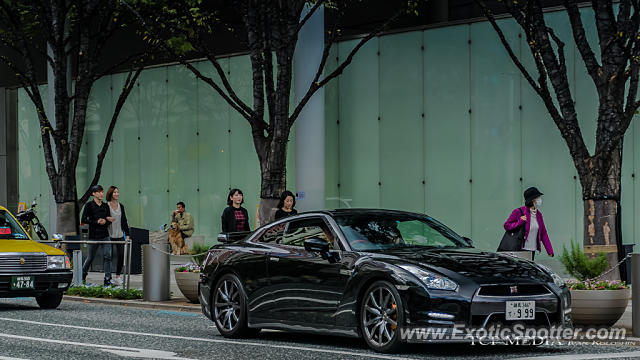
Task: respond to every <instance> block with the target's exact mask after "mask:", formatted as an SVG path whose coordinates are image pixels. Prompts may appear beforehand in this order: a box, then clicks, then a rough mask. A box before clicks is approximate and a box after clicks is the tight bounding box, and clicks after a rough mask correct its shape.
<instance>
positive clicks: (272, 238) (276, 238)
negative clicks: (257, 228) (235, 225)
mask: <svg viewBox="0 0 640 360" xmlns="http://www.w3.org/2000/svg"><path fill="white" fill-rule="evenodd" d="M286 226H287V224H286V223H282V224H278V225H274V226H272V227H270V228H268V229H267V230H265V231H264V233H263V234H262V235H260V237H259V238H258V242H261V243H276V244H279V243H281V242H282V235H283V234H284V229H285V227H286Z"/></svg>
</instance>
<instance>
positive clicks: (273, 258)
mask: <svg viewBox="0 0 640 360" xmlns="http://www.w3.org/2000/svg"><path fill="white" fill-rule="evenodd" d="M269 260H271V261H280V258H278V257H273V256H270V257H269Z"/></svg>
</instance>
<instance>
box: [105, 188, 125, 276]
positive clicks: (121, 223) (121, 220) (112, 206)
mask: <svg viewBox="0 0 640 360" xmlns="http://www.w3.org/2000/svg"><path fill="white" fill-rule="evenodd" d="M119 198H120V191H119V190H118V188H117V187H116V186H109V189H108V190H107V203H108V204H109V211H110V212H111V217H112V218H113V219H114V221H112V222H111V225H109V228H108V230H109V238H110V239H111V241H124V239H125V237H126V238H127V239H128V238H129V224H128V223H127V215H126V214H125V213H124V205H122V204H121V203H120V202H119V201H118V199H119ZM111 246H112V249H113V247H115V250H117V252H118V257H117V262H116V279H115V281H114V285H122V279H120V274H121V273H122V264H123V262H124V244H112V245H111ZM111 252H112V253H113V250H111Z"/></svg>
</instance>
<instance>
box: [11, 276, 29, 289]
mask: <svg viewBox="0 0 640 360" xmlns="http://www.w3.org/2000/svg"><path fill="white" fill-rule="evenodd" d="M33 282H34V281H33V276H12V277H11V290H21V289H33V288H34V286H33Z"/></svg>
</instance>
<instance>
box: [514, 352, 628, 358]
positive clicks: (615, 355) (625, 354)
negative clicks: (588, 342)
mask: <svg viewBox="0 0 640 360" xmlns="http://www.w3.org/2000/svg"><path fill="white" fill-rule="evenodd" d="M638 357H640V351H630V352H623V353H621V352H617V353H606V354H575V355H553V356H531V357H523V358H516V359H514V360H589V359H617V358H638Z"/></svg>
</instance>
